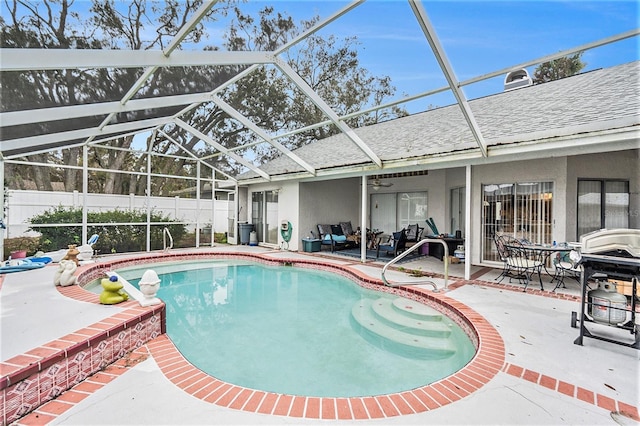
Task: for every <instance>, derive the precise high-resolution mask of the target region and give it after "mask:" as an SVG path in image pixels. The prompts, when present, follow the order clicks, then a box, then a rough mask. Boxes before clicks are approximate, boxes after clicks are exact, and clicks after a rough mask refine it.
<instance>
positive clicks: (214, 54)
mask: <svg viewBox="0 0 640 426" xmlns="http://www.w3.org/2000/svg"><path fill="white" fill-rule="evenodd" d="M62 53H63V54H62ZM0 57H2V71H33V70H59V69H69V68H146V67H152V66H157V67H197V66H214V65H253V64H271V63H273V62H274V59H275V57H274V56H273V53H271V52H248V51H242V52H224V51H217V50H216V51H206V52H199V51H183V50H179V51H176V52H174V53H173V54H172V55H171V56H169V57H167V56H165V54H164V52H162V51H160V50H97V49H64V50H60V49H0Z"/></svg>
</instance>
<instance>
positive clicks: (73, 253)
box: [62, 244, 80, 266]
mask: <svg viewBox="0 0 640 426" xmlns="http://www.w3.org/2000/svg"><path fill="white" fill-rule="evenodd" d="M78 254H80V250H78V249H77V248H76V245H75V244H69V251H68V252H67V255H66V256H65V257H63V258H62V260H71V261H73V262H75V264H76V266H78V265H80V261H79V260H78Z"/></svg>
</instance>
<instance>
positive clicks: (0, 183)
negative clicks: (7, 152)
mask: <svg viewBox="0 0 640 426" xmlns="http://www.w3.org/2000/svg"><path fill="white" fill-rule="evenodd" d="M0 187H1V188H2V193H1V194H0V205H2V212H1V213H0V223H1V224H2V234H1V235H0V261H4V239H5V238H7V223H6V220H7V218H6V217H4V203H5V202H6V200H5V199H4V156H3V155H1V154H0Z"/></svg>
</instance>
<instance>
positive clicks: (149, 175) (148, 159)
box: [145, 142, 153, 252]
mask: <svg viewBox="0 0 640 426" xmlns="http://www.w3.org/2000/svg"><path fill="white" fill-rule="evenodd" d="M152 146H153V142H150V143H149V149H148V150H147V190H146V196H147V200H146V202H145V207H146V208H147V251H148V252H149V251H151V147H152Z"/></svg>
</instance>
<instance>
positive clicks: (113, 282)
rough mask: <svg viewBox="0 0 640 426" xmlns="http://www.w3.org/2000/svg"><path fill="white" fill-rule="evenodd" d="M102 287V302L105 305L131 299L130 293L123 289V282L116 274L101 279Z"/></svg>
mask: <svg viewBox="0 0 640 426" xmlns="http://www.w3.org/2000/svg"><path fill="white" fill-rule="evenodd" d="M100 284H101V285H102V288H103V289H104V290H103V291H102V293H100V303H102V304H103V305H115V304H116V303H120V302H124V301H125V300H129V295H128V294H127V293H125V292H124V291H122V287H123V285H122V283H121V282H120V281H118V277H117V276H116V275H112V276H110V277H109V278H103V279H102V280H101V281H100Z"/></svg>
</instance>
